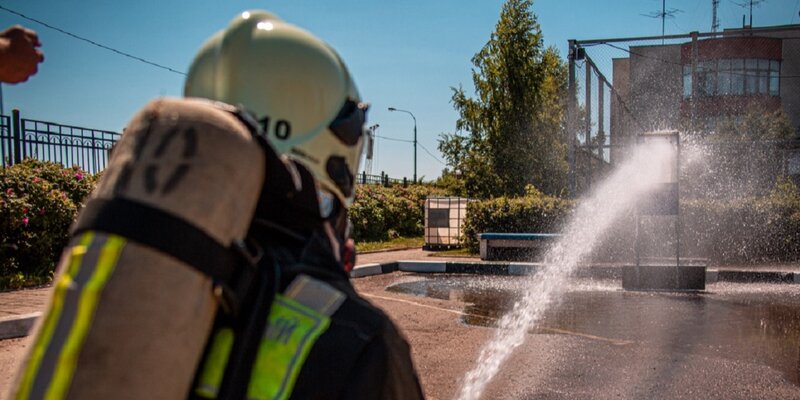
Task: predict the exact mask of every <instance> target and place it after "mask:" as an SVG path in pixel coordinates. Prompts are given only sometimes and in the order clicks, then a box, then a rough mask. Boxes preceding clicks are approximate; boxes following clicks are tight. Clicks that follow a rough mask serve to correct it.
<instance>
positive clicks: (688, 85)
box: [683, 65, 692, 99]
mask: <svg viewBox="0 0 800 400" xmlns="http://www.w3.org/2000/svg"><path fill="white" fill-rule="evenodd" d="M683 97H684V98H685V99H688V98H689V97H692V66H691V65H684V66H683Z"/></svg>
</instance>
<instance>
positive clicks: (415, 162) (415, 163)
mask: <svg viewBox="0 0 800 400" xmlns="http://www.w3.org/2000/svg"><path fill="white" fill-rule="evenodd" d="M409 114H411V113H409ZM411 118H414V183H415V184H416V183H417V118H415V117H414V114H411Z"/></svg>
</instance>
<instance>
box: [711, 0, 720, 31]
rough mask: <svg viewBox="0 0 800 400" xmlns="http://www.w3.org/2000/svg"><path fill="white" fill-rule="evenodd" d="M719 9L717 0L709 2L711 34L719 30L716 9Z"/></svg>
mask: <svg viewBox="0 0 800 400" xmlns="http://www.w3.org/2000/svg"><path fill="white" fill-rule="evenodd" d="M718 8H719V0H711V32H712V33H713V32H716V31H717V30H719V19H718V18H717V9H718Z"/></svg>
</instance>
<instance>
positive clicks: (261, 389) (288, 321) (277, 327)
mask: <svg viewBox="0 0 800 400" xmlns="http://www.w3.org/2000/svg"><path fill="white" fill-rule="evenodd" d="M330 323H331V320H330V318H329V317H328V316H326V315H324V314H321V313H319V312H317V311H315V310H313V309H311V308H309V307H306V306H304V305H303V304H300V303H298V302H296V301H294V300H292V299H289V298H286V297H284V296H282V295H276V296H275V301H274V302H273V303H272V309H271V312H270V315H269V327H268V328H267V332H266V334H265V335H264V337H263V338H262V341H261V345H260V346H259V348H258V354H257V355H256V361H255V364H254V365H253V373H252V376H251V378H250V386H249V387H248V389H247V398H248V399H255V400H268V399H288V398H289V396H290V395H291V394H292V390H293V389H294V383H295V381H297V375H299V374H300V369H301V368H302V367H303V364H304V362H305V360H306V357H308V353H309V352H310V351H311V347H312V346H313V345H314V342H316V341H317V338H319V336H320V335H321V334H322V333H323V332H325V330H327V329H328V326H330Z"/></svg>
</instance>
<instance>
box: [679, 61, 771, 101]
mask: <svg viewBox="0 0 800 400" xmlns="http://www.w3.org/2000/svg"><path fill="white" fill-rule="evenodd" d="M695 77H696V79H697V96H699V97H710V96H742V95H748V96H752V95H768V96H779V95H780V62H779V61H777V60H766V59H756V58H747V59H741V58H736V59H721V60H711V61H701V62H698V63H697V64H696V65H695ZM691 95H692V66H691V65H684V66H683V97H684V98H688V97H691Z"/></svg>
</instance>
